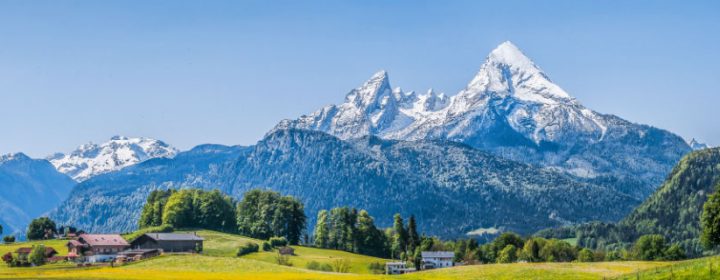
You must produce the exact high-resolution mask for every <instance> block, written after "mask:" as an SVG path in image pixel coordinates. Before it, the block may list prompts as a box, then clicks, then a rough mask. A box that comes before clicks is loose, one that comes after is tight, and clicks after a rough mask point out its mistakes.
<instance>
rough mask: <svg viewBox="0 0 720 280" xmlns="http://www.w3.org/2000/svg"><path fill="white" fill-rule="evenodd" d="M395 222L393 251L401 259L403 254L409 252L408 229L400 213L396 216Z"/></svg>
mask: <svg viewBox="0 0 720 280" xmlns="http://www.w3.org/2000/svg"><path fill="white" fill-rule="evenodd" d="M393 220H394V221H393V231H394V235H395V238H394V240H393V251H394V252H395V253H396V254H397V255H395V256H396V257H399V256H400V255H401V254H404V253H406V252H407V246H406V245H407V240H408V238H407V229H405V225H404V224H403V218H402V216H400V214H399V213H398V214H395V216H394V217H393Z"/></svg>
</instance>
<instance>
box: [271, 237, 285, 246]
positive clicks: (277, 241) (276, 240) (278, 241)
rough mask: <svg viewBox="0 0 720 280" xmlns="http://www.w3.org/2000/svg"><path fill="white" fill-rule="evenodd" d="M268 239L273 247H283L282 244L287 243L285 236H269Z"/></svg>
mask: <svg viewBox="0 0 720 280" xmlns="http://www.w3.org/2000/svg"><path fill="white" fill-rule="evenodd" d="M269 241H270V246H272V247H275V248H277V247H284V246H287V244H288V242H287V239H285V237H271V238H270V240H269Z"/></svg>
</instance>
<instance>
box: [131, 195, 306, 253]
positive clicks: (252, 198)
mask: <svg viewBox="0 0 720 280" xmlns="http://www.w3.org/2000/svg"><path fill="white" fill-rule="evenodd" d="M306 219H307V218H306V216H305V210H304V206H303V204H302V203H301V202H300V201H299V200H297V199H296V198H294V197H292V196H281V195H280V194H279V193H277V192H273V191H264V190H259V189H255V190H250V191H248V192H246V193H245V194H244V195H243V198H242V200H241V201H239V202H237V201H235V200H234V199H232V198H231V197H230V196H228V195H224V194H222V193H220V191H218V190H212V191H206V190H200V189H184V190H156V191H153V192H151V193H150V195H148V198H147V201H146V203H145V205H144V206H143V209H142V212H141V214H140V219H139V221H138V226H139V227H140V229H144V228H149V227H157V226H161V225H169V226H172V227H174V228H206V229H211V230H217V231H222V232H230V233H239V234H242V235H246V236H249V237H253V238H259V239H269V238H271V237H274V236H278V237H284V238H286V239H287V240H288V242H290V244H298V243H299V241H300V238H301V236H302V234H303V231H304V229H305V223H306Z"/></svg>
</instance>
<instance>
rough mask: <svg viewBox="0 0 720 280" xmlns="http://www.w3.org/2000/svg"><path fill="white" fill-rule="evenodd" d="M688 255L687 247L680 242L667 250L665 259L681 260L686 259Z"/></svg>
mask: <svg viewBox="0 0 720 280" xmlns="http://www.w3.org/2000/svg"><path fill="white" fill-rule="evenodd" d="M686 257H687V256H686V255H685V249H683V248H682V247H681V246H680V245H678V244H673V245H672V246H670V248H668V249H667V250H665V260H667V261H679V260H683V259H685V258H686Z"/></svg>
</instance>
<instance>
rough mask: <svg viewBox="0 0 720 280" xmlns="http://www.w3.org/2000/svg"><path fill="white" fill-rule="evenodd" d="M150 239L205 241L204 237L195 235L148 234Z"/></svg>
mask: <svg viewBox="0 0 720 280" xmlns="http://www.w3.org/2000/svg"><path fill="white" fill-rule="evenodd" d="M145 235H147V236H148V237H150V238H152V239H154V240H166V241H181V240H193V241H196V240H203V238H202V237H200V236H197V235H196V234H194V233H146V234H145Z"/></svg>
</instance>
